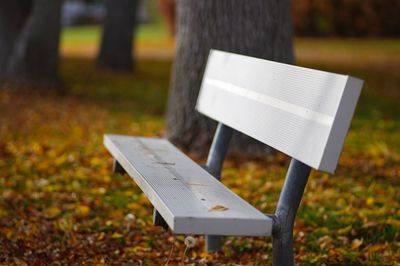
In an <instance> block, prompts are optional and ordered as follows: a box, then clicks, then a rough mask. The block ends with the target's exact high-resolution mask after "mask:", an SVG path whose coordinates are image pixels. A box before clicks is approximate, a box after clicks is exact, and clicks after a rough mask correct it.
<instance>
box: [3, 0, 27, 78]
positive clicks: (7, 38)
mask: <svg viewBox="0 0 400 266" xmlns="http://www.w3.org/2000/svg"><path fill="white" fill-rule="evenodd" d="M30 8H31V1H30V0H2V1H0V85H1V84H2V83H3V82H4V80H5V79H6V77H7V66H8V62H9V59H10V54H11V52H12V50H13V47H14V45H15V42H16V40H17V38H18V35H19V34H20V31H21V29H22V27H23V26H24V24H25V22H26V19H27V17H28V14H29V11H30Z"/></svg>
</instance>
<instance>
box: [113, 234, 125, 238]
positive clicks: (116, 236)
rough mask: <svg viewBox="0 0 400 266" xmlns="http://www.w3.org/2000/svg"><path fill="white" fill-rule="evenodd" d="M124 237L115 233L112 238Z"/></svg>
mask: <svg viewBox="0 0 400 266" xmlns="http://www.w3.org/2000/svg"><path fill="white" fill-rule="evenodd" d="M123 237H124V235H121V234H119V233H114V234H112V236H111V238H114V239H119V238H123Z"/></svg>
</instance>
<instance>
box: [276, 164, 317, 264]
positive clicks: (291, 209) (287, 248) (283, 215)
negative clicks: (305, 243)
mask: <svg viewBox="0 0 400 266" xmlns="http://www.w3.org/2000/svg"><path fill="white" fill-rule="evenodd" d="M310 171H311V168H310V167H309V166H308V165H306V164H304V163H302V162H299V161H297V160H295V159H292V160H291V162H290V166H289V169H288V172H287V174H286V178H285V183H284V185H283V188H282V191H281V194H280V196H279V201H278V206H277V209H276V212H275V215H274V217H273V219H274V227H273V233H272V250H273V252H272V253H273V255H272V261H273V265H293V264H294V255H293V226H294V220H295V218H296V213H297V209H298V207H299V205H300V201H301V198H302V196H303V193H304V189H305V187H306V184H307V180H308V176H309V175H310Z"/></svg>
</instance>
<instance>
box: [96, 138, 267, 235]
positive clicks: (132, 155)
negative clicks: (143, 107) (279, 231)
mask: <svg viewBox="0 0 400 266" xmlns="http://www.w3.org/2000/svg"><path fill="white" fill-rule="evenodd" d="M104 144H105V146H106V147H107V149H108V150H109V151H110V152H111V154H112V155H113V156H114V158H115V159H116V160H117V161H118V162H119V163H120V164H121V165H122V167H123V168H124V169H125V171H126V172H127V173H128V174H129V175H130V176H131V177H132V178H133V179H134V181H135V182H136V183H137V184H138V186H139V187H140V188H141V189H142V190H143V192H144V193H145V194H146V196H147V197H148V198H149V200H150V202H151V203H152V204H153V205H154V207H155V208H156V209H157V210H158V212H159V213H160V214H161V215H162V216H163V218H164V220H165V221H166V222H167V224H168V225H169V226H170V228H171V229H172V231H174V233H178V234H209V235H248V236H270V235H271V231H272V220H271V219H270V218H269V217H267V216H265V215H264V214H263V213H261V212H260V211H258V210H257V209H255V208H254V207H253V206H251V205H250V204H249V203H247V202H246V201H244V200H243V199H241V198H240V197H239V196H237V195H236V194H235V193H233V192H232V191H230V190H229V189H228V188H226V187H225V186H224V185H223V184H222V183H220V182H219V181H218V180H216V179H215V178H214V177H213V176H212V175H210V174H209V173H208V172H207V171H205V170H204V169H203V168H202V167H201V166H199V165H198V164H196V163H195V162H193V161H192V160H191V159H190V158H189V157H187V156H186V155H185V154H183V153H182V152H180V151H179V150H178V149H177V148H175V147H174V146H173V145H172V144H171V143H170V142H168V141H167V140H164V139H157V138H142V137H130V136H122V135H105V137H104Z"/></svg>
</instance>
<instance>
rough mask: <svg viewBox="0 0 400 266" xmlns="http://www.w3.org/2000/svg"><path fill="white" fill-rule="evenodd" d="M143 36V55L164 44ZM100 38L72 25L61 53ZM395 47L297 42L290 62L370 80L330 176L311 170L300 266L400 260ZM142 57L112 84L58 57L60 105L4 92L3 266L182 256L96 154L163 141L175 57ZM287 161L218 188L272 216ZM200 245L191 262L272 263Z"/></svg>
mask: <svg viewBox="0 0 400 266" xmlns="http://www.w3.org/2000/svg"><path fill="white" fill-rule="evenodd" d="M157 30H160V28H158V29H157ZM157 30H155V31H154V32H157ZM140 34H141V33H140V31H139V37H138V38H139V40H138V41H139V42H141V45H142V46H145V45H146V42H149V43H151V44H152V45H155V44H156V42H157V40H158V39H159V40H160V42H161V43H162V42H163V41H164V40H165V39H166V38H167V37H166V36H167V35H163V34H161V33H154V35H153V33H149V32H146V30H143V34H142V35H140ZM140 36H142V37H140ZM97 38H98V33H96V32H95V29H94V28H80V29H71V30H68V31H66V32H65V33H64V36H63V44H62V45H63V47H66V48H68V47H71V46H76V47H78V48H79V49H85V47H87V46H93V47H94V46H95V44H94V43H93V42H94V40H96V39H97ZM398 43H399V41H398V40H383V41H379V40H362V41H361V40H337V39H335V40H329V39H328V40H319V39H318V40H314V39H297V40H296V45H297V46H296V52H297V55H298V58H299V60H298V64H299V65H304V66H308V67H313V68H318V69H323V70H329V71H334V72H338V73H348V74H352V75H355V76H358V77H360V78H363V79H364V80H365V87H364V89H363V92H362V95H361V98H360V102H359V105H358V107H357V110H356V113H355V116H354V119H353V123H352V126H351V130H350V132H349V134H348V137H347V139H346V143H345V147H344V150H343V153H342V156H341V159H340V163H339V166H338V170H337V172H336V174H335V175H327V174H323V173H318V172H313V173H312V176H311V178H310V181H309V184H308V186H307V191H306V194H305V197H304V200H303V202H302V205H301V209H300V212H299V214H298V219H297V221H296V228H295V249H296V262H297V263H298V264H300V265H322V264H337V265H365V264H367V265H395V264H399V263H400V256H399V254H400V233H399V230H398V228H400V179H399V176H400V135H399V134H398V132H399V131H400V121H399V120H400V119H399V115H398V114H399V113H400V107H399V105H398V100H399V99H400V90H399V88H400V77H399V76H398V73H399V72H400V60H398V52H397V51H398V50H397V49H398V48H396V44H398ZM82 44H83V46H82ZM81 46H82V47H81ZM360 47H361V48H360ZM169 49H171V48H169ZM68 51H69V52H71V50H68ZM142 51H143V50H141V51H138V53H142ZM327 54H329V55H331V56H329V57H326V56H325V55H327ZM147 55H148V54H146V53H144V55H143V54H142V55H140V56H139V57H138V58H139V59H138V62H137V63H138V64H137V70H136V71H135V72H134V73H124V74H116V73H112V72H109V71H104V70H99V69H97V68H95V67H94V60H93V59H92V58H90V57H88V56H81V54H79V53H73V52H71V53H64V54H63V58H62V60H61V69H60V70H61V76H62V79H63V81H64V87H65V88H66V90H67V93H66V95H64V96H59V95H53V94H39V93H25V94H22V93H21V92H12V91H1V92H0V114H1V115H0V175H1V179H0V263H2V264H13V263H14V264H18V263H19V264H23V263H27V262H29V263H31V264H34V265H36V264H39V265H43V264H47V263H48V262H49V261H51V262H54V263H56V262H57V263H59V264H84V263H86V264H96V265H139V264H143V265H160V264H164V263H165V260H166V258H167V257H168V256H169V254H170V251H171V248H172V247H174V248H173V251H172V256H171V261H170V265H177V264H178V263H179V262H180V261H181V260H182V255H183V251H184V249H185V246H184V244H183V238H184V237H183V236H173V235H171V234H170V233H167V232H163V231H162V230H161V229H160V228H157V227H154V226H152V225H151V215H152V208H151V205H150V203H149V202H148V201H147V199H146V198H145V197H144V196H143V194H142V193H140V190H139V189H138V187H137V186H136V185H135V184H134V183H133V182H132V181H131V180H130V178H128V177H127V176H122V175H119V174H111V172H110V169H111V164H112V161H111V157H110V155H109V154H108V153H107V152H106V151H105V149H104V148H103V146H102V134H103V133H105V132H112V133H121V134H129V135H145V136H161V135H162V134H163V127H164V110H165V102H166V97H167V95H168V86H169V75H170V70H171V59H170V58H165V57H163V58H162V59H159V58H158V59H157V58H155V57H147ZM344 55H345V56H344ZM347 55H348V56H349V57H350V59H349V58H348V56H347ZM363 55H370V56H369V57H368V58H367V59H365V58H364V56H363ZM387 58H390V59H388V60H386V59H387ZM366 62H368V63H366ZM287 162H288V161H287V158H286V157H284V156H281V155H278V156H277V157H276V158H265V160H264V161H258V162H254V161H238V160H232V159H230V160H228V161H227V162H226V164H225V169H224V172H223V176H222V179H223V182H224V183H225V184H227V186H228V187H230V188H231V189H232V190H233V191H235V192H236V193H238V194H239V195H240V196H241V197H243V198H245V199H246V200H248V201H249V202H251V203H252V204H253V205H254V206H256V207H257V208H258V209H260V210H261V211H263V212H269V213H271V212H273V211H274V208H275V202H276V200H277V198H278V196H279V191H280V188H281V186H282V183H283V176H284V174H285V169H286V165H287ZM266 166H267V167H266ZM130 214H132V215H133V217H134V218H133V219H130V220H129V219H127V217H132V216H129V215H130ZM203 248H204V240H203V238H201V237H199V238H198V243H197V245H196V247H194V248H192V249H190V250H189V252H187V254H186V257H185V261H186V263H188V264H189V263H192V264H194V265H201V264H206V263H208V264H211V265H212V264H213V263H214V264H216V265H219V264H224V263H225V264H228V265H233V264H235V263H236V264H245V265H269V264H270V262H271V241H270V239H263V238H239V237H229V238H227V241H226V244H225V246H224V248H223V250H222V251H221V252H219V253H216V254H206V253H204V252H203Z"/></svg>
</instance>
